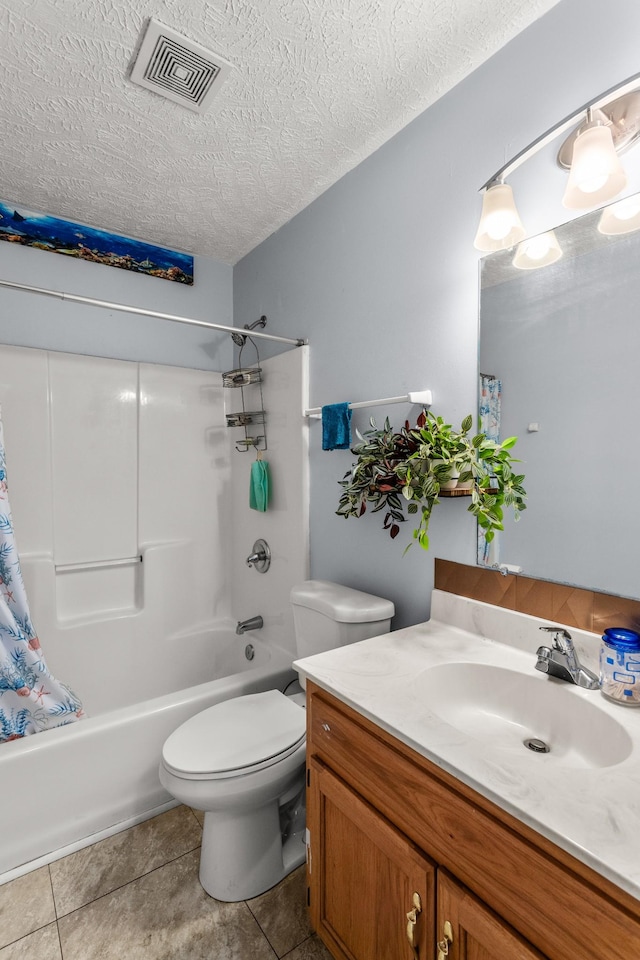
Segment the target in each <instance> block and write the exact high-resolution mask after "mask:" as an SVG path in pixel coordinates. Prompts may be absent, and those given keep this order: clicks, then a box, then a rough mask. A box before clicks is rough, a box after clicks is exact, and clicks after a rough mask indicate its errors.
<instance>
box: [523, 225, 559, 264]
mask: <svg viewBox="0 0 640 960" xmlns="http://www.w3.org/2000/svg"><path fill="white" fill-rule="evenodd" d="M561 256H562V248H561V246H560V244H559V243H558V238H557V237H556V235H555V233H554V231H553V230H547V232H546V233H540V234H538V236H537V237H529V239H528V240H523V241H522V243H519V244H518V249H517V250H516V255H515V257H514V258H513V261H512V263H513V265H514V267H517V268H518V270H537V269H538V268H539V267H548V266H549V264H550V263H555V262H556V260H559V259H560V257H561Z"/></svg>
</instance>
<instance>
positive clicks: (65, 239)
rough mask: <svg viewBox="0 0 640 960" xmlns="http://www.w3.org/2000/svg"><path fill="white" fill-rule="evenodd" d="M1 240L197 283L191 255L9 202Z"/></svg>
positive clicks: (0, 209) (0, 211)
mask: <svg viewBox="0 0 640 960" xmlns="http://www.w3.org/2000/svg"><path fill="white" fill-rule="evenodd" d="M0 240H6V241H8V242H9V243H18V244H21V245H22V246H25V247H35V248H36V249H37V250H45V251H48V252H49V253H61V254H63V256H66V257H76V258H77V259H79V260H89V261H91V262H92V263H102V264H104V265H105V266H107V267H118V268H119V269H121V270H131V271H133V272H135V273H144V274H146V275H147V276H148V277H159V278H160V279H162V280H173V281H174V282H176V283H185V284H188V285H190V286H191V285H192V284H193V257H192V256H191V255H190V254H188V253H180V252H178V251H176V250H168V249H166V248H165V247H156V246H155V245H154V244H151V243H145V242H144V241H143V240H133V239H131V238H130V237H122V236H119V235H118V234H116V233H109V231H107V230H99V229H97V228H95V227H88V226H85V225H83V224H81V223H74V222H73V221H72V220H62V219H60V218H58V217H51V216H49V215H48V214H46V213H37V212H35V211H32V210H26V209H25V208H24V207H22V206H21V205H20V204H14V203H11V202H9V201H5V200H0Z"/></svg>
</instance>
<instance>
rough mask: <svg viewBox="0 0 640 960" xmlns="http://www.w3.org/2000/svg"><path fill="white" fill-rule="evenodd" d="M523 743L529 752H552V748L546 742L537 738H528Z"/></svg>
mask: <svg viewBox="0 0 640 960" xmlns="http://www.w3.org/2000/svg"><path fill="white" fill-rule="evenodd" d="M522 742H523V743H524V745H525V747H526V748H527V749H528V750H533V752H534V753H549V751H550V750H551V747H550V746H549V745H548V744H547V743H545V742H544V740H538V738H537V737H527V739H526V740H523V741H522Z"/></svg>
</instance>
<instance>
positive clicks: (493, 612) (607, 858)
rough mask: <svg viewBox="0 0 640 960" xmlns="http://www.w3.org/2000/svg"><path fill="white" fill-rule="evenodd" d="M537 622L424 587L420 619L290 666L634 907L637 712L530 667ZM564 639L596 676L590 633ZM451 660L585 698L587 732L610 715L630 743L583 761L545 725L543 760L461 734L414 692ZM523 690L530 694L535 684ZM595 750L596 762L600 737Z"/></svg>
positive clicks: (638, 847) (639, 893)
mask: <svg viewBox="0 0 640 960" xmlns="http://www.w3.org/2000/svg"><path fill="white" fill-rule="evenodd" d="M435 617H438V618H439V619H436V618H435ZM545 623H547V621H543V620H539V619H538V618H536V617H529V616H526V615H524V614H517V613H514V612H513V611H506V610H502V609H501V608H497V607H492V606H490V605H488V604H484V603H479V602H478V601H473V600H467V599H465V598H461V597H457V596H454V595H452V594H442V593H441V592H440V591H434V595H433V604H432V619H431V620H429V621H428V622H427V623H423V624H418V625H417V626H414V627H408V628H406V629H404V630H398V631H396V632H394V633H389V634H385V635H383V636H380V637H375V638H373V639H370V640H364V641H362V642H360V643H355V644H352V645H350V646H346V647H339V648H337V649H335V650H330V651H328V652H326V653H322V654H318V655H317V656H314V657H308V658H306V659H304V660H298V661H296V662H295V663H294V668H295V669H296V670H298V672H299V674H300V676H301V678H302V679H303V680H304V679H309V680H312V681H313V682H314V683H316V684H318V686H320V687H322V688H324V689H325V690H327V691H329V692H330V693H332V694H334V695H335V696H336V697H337V698H338V699H340V700H342V701H343V702H344V703H346V704H348V705H349V706H350V707H353V708H354V709H355V710H356V711H358V712H359V713H361V714H362V715H363V716H365V717H367V718H368V719H369V720H372V721H373V722H374V723H377V724H378V725H379V726H380V727H382V728H383V729H384V730H386V731H387V732H388V733H390V734H392V735H393V736H395V737H397V738H398V739H399V740H401V741H402V742H403V743H405V744H406V745H407V746H409V747H411V748H412V749H414V750H415V751H416V752H417V753H420V754H422V756H424V757H426V758H427V759H429V760H430V761H431V762H432V763H435V764H437V765H438V766H439V767H441V768H442V769H444V770H446V771H448V772H449V773H451V774H453V775H454V776H455V777H457V778H458V779H460V780H461V781H463V782H464V783H466V784H468V785H469V786H470V787H472V788H473V789H475V790H477V792H478V793H480V794H482V795H483V796H484V797H486V798H488V799H489V800H492V801H493V802H494V803H496V804H497V805H498V806H499V807H501V808H502V809H504V810H506V811H508V812H509V813H511V814H512V815H513V816H515V817H517V818H518V820H521V821H522V822H523V823H526V824H528V825H529V826H531V827H533V828H534V829H535V830H537V831H538V832H539V833H541V834H543V835H544V836H545V837H547V838H548V839H550V840H552V841H553V842H554V843H556V844H558V846H560V847H562V848H563V849H564V850H566V851H567V852H568V853H570V854H572V855H573V856H574V857H576V858H577V859H578V860H581V861H582V862H583V863H586V864H587V865H588V866H590V867H592V868H593V869H594V870H596V871H597V872H598V873H600V874H601V875H603V876H605V877H607V878H608V879H610V880H611V881H613V882H614V883H615V884H617V885H618V886H620V887H622V888H623V889H624V890H626V891H627V892H628V893H630V894H631V895H632V896H634V897H636V898H638V899H639V900H640V708H632V707H623V706H618V705H616V704H612V703H610V702H609V701H607V700H605V698H604V697H602V695H601V694H600V692H599V691H597V690H595V691H588V690H582V689H580V688H578V687H576V686H574V685H572V684H569V683H564V682H563V681H558V680H551V679H550V678H549V677H547V676H545V675H544V674H542V673H540V672H538V671H536V670H535V668H534V665H535V661H536V657H535V651H536V649H537V647H538V646H539V645H540V644H541V643H546V642H547V640H545V638H544V636H543V635H542V634H540V633H539V632H538V628H539V626H540V625H543V624H545ZM570 632H571V634H572V636H573V638H574V641H575V644H576V649H577V651H578V654H579V656H580V659H581V661H582V663H583V664H584V665H585V666H589V667H590V668H591V669H596V667H595V664H596V662H597V660H596V657H597V650H598V647H599V638H598V637H595V636H594V635H592V634H587V633H584V632H582V631H578V630H574V629H571V628H570ZM505 641H506V642H505ZM451 663H453V664H462V663H466V664H488V665H490V666H492V667H501V668H506V669H508V670H513V671H517V672H518V674H522V673H524V674H526V675H527V676H530V677H531V681H533V682H536V683H539V684H542V685H544V684H553V685H554V686H557V687H558V688H559V689H558V692H556V690H552V691H549V690H547V689H544V688H543V687H540V693H541V696H542V695H547V694H549V693H550V692H551V693H552V694H553V696H555V697H556V701H557V698H558V696H562V697H564V696H566V697H567V698H570V697H578V698H583V699H585V700H587V701H588V702H589V704H591V705H593V706H595V707H597V711H592V710H588V713H589V714H593V716H595V720H596V726H597V724H598V722H599V721H600V719H601V722H602V727H603V728H604V726H605V725H606V724H607V723H609V722H610V721H608V720H607V717H609V718H611V720H614V721H616V723H615V726H616V727H618V726H621V727H623V728H624V731H626V733H624V731H620V732H621V734H622V737H623V740H624V741H626V740H627V735H628V736H629V737H630V738H631V741H632V742H631V744H630V749H629V751H628V756H627V757H625V759H624V760H622V761H621V762H619V763H614V764H613V765H609V766H590V765H589V764H588V763H586V762H584V761H583V759H581V757H580V756H579V755H575V756H574V755H573V754H572V752H571V751H568V752H567V751H565V752H564V753H563V752H562V750H560V751H558V752H554V749H553V741H554V731H553V729H547V730H546V731H542V732H540V731H536V730H531V732H530V735H531V736H541V737H543V739H544V738H548V740H549V742H550V743H551V747H552V749H551V752H550V753H549V754H534V753H531V752H530V751H529V750H527V749H526V747H524V745H523V744H522V742H521V738H519V739H518V743H517V746H516V745H515V744H514V746H508V747H507V746H505V745H504V743H499V742H496V740H495V739H494V738H492V737H487V736H486V729H487V727H486V725H485V727H484V733H483V735H482V738H480V739H479V738H478V737H476V736H474V735H473V734H472V733H470V732H469V731H468V729H467V730H466V732H462V731H461V729H460V727H459V726H453V725H452V724H451V723H448V722H446V721H445V720H444V719H443V718H442V716H441V715H439V714H438V713H436V711H435V710H434V709H432V708H431V707H430V703H429V702H428V699H429V698H428V697H427V696H425V690H424V687H425V678H426V677H427V674H426V673H425V671H429V670H430V669H431V668H433V667H439V666H440V665H442V664H451ZM452 669H454V668H452ZM465 669H471V670H472V671H473V670H474V669H475V668H465ZM432 676H435V674H432ZM500 676H504V677H506V678H509V677H513V674H506V673H505V674H500ZM526 685H527V687H528V688H530V689H531V690H533V691H534V696H535V691H536V689H537V688H536V687H534V686H532V683H531V682H530V681H529V680H527V681H526ZM567 704H568V707H569V701H567ZM576 706H579V705H576ZM586 709H588V708H586ZM441 713H442V710H441ZM485 719H486V715H485ZM489 720H490V717H489ZM552 726H553V725H552ZM561 732H562V731H561ZM581 735H588V734H585V733H584V730H581ZM597 736H598V733H597V732H596V734H595V735H594V737H595V738H597ZM603 751H604V755H605V757H606V751H607V742H606V739H605V740H604V742H603V748H602V750H601V753H602V752H603Z"/></svg>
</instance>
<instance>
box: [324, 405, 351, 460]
mask: <svg viewBox="0 0 640 960" xmlns="http://www.w3.org/2000/svg"><path fill="white" fill-rule="evenodd" d="M350 446H351V410H350V409H349V404H348V403H329V404H327V406H325V407H323V408H322V449H323V450H348V449H349V447H350Z"/></svg>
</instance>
